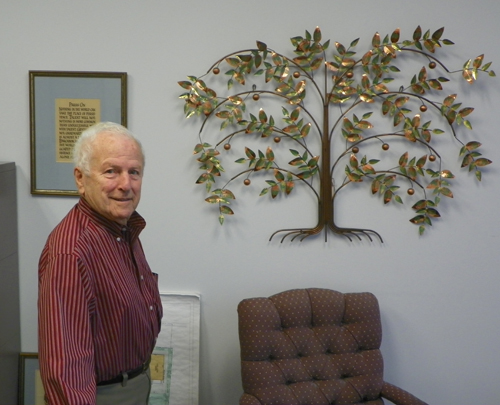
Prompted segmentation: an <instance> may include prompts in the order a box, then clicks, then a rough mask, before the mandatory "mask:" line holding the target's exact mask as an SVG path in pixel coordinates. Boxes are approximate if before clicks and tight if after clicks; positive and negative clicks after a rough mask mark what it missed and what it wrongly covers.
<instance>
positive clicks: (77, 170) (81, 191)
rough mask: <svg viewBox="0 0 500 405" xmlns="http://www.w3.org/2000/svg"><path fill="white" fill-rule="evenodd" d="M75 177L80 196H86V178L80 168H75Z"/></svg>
mask: <svg viewBox="0 0 500 405" xmlns="http://www.w3.org/2000/svg"><path fill="white" fill-rule="evenodd" d="M73 175H74V176H75V183H76V187H77V188H78V194H80V195H81V196H84V195H85V185H84V180H83V177H84V176H85V175H84V174H83V172H82V170H81V169H80V168H79V167H75V169H74V170H73Z"/></svg>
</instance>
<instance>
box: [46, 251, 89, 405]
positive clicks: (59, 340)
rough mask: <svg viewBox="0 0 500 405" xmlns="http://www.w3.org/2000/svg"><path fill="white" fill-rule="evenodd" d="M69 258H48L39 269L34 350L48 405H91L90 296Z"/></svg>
mask: <svg viewBox="0 0 500 405" xmlns="http://www.w3.org/2000/svg"><path fill="white" fill-rule="evenodd" d="M86 285H88V283H86V282H85V277H84V272H83V269H82V266H81V265H79V261H78V259H77V258H76V257H75V256H73V255H70V254H59V255H56V256H54V257H52V258H47V260H46V262H45V263H44V264H43V265H41V266H40V269H39V290H38V292H39V297H38V345H39V348H38V350H39V360H40V371H41V377H42V382H43V385H44V389H45V395H46V399H47V401H48V404H49V405H60V404H71V405H83V404H95V400H96V377H95V364H94V348H93V340H92V337H91V315H90V313H89V308H90V302H89V291H88V289H87V288H86Z"/></svg>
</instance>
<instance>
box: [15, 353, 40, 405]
mask: <svg viewBox="0 0 500 405" xmlns="http://www.w3.org/2000/svg"><path fill="white" fill-rule="evenodd" d="M18 387H19V391H18V403H19V405H43V404H44V403H45V400H44V396H45V392H44V390H43V386H42V380H41V378H40V367H39V363H38V353H20V354H19V377H18Z"/></svg>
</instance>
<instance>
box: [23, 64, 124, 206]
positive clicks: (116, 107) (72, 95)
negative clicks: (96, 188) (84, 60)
mask: <svg viewBox="0 0 500 405" xmlns="http://www.w3.org/2000/svg"><path fill="white" fill-rule="evenodd" d="M29 96H30V158H31V194H33V195H37V194H38V195H40V194H42V195H57V196H78V191H77V189H76V184H75V180H74V177H73V164H72V159H71V158H72V157H71V152H72V149H73V145H74V143H75V141H76V139H77V138H78V136H79V135H80V134H81V132H82V131H83V130H84V129H86V128H88V127H89V126H91V125H93V124H94V123H97V122H100V121H112V122H117V123H119V124H121V125H123V126H127V73H125V72H67V71H43V70H30V71H29Z"/></svg>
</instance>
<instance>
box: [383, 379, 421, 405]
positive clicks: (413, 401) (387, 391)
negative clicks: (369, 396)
mask: <svg viewBox="0 0 500 405" xmlns="http://www.w3.org/2000/svg"><path fill="white" fill-rule="evenodd" d="M381 395H382V397H383V398H386V399H388V400H389V401H391V402H392V403H393V404H396V405H427V403H425V402H423V401H421V400H420V399H418V398H417V397H416V396H414V395H412V394H410V393H409V392H407V391H405V390H403V389H401V388H399V387H396V386H395V385H392V384H390V383H388V382H385V381H384V385H383V386H382V391H381Z"/></svg>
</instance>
